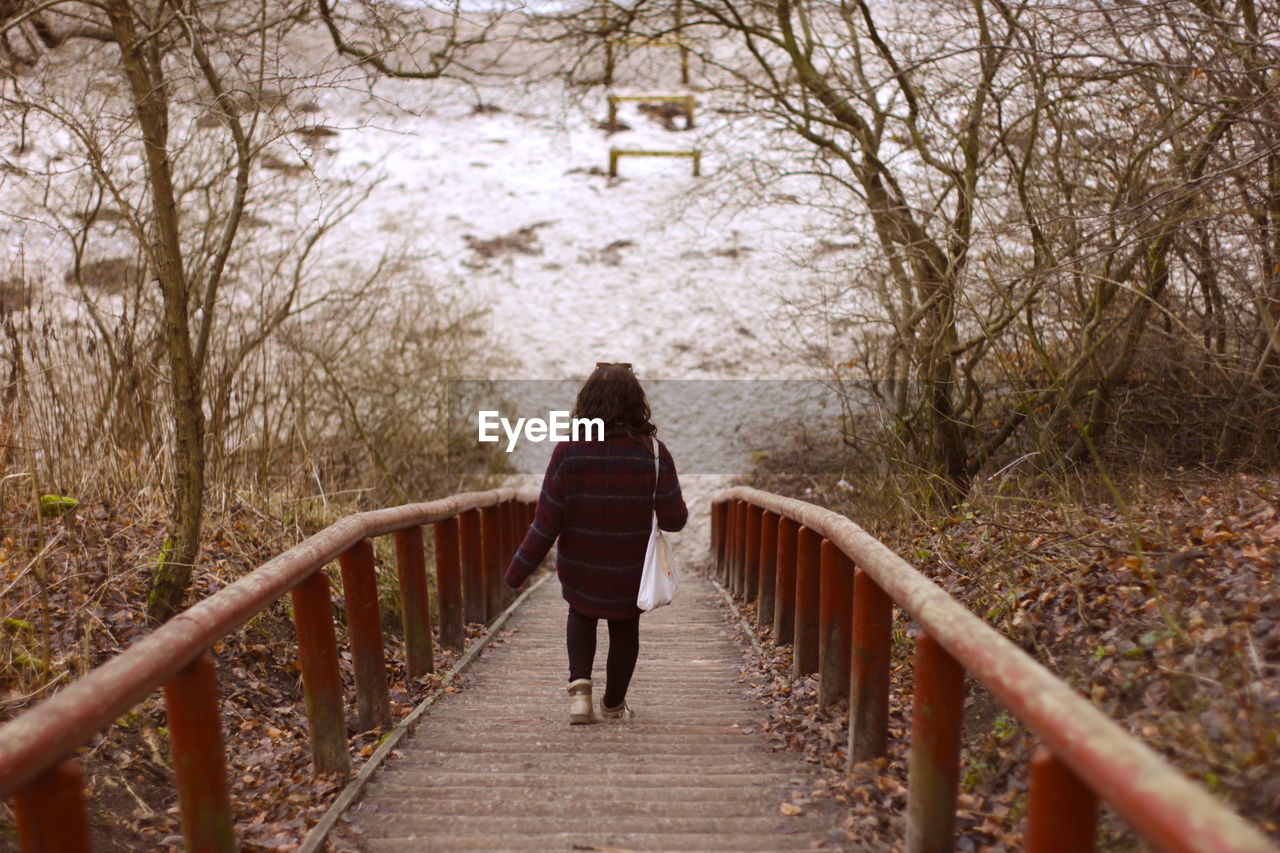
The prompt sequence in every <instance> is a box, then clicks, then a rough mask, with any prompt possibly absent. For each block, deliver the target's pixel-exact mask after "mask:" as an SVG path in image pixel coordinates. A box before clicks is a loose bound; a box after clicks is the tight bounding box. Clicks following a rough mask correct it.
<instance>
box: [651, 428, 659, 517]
mask: <svg viewBox="0 0 1280 853" xmlns="http://www.w3.org/2000/svg"><path fill="white" fill-rule="evenodd" d="M652 438H653V511H654V512H655V513H656V512H657V511H658V437H657V436H656V435H655V436H652Z"/></svg>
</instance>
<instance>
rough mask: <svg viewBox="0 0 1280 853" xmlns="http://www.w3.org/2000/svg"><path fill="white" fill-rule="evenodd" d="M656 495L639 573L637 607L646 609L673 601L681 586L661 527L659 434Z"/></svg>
mask: <svg viewBox="0 0 1280 853" xmlns="http://www.w3.org/2000/svg"><path fill="white" fill-rule="evenodd" d="M653 499H654V512H653V528H652V529H651V530H650V531H649V547H648V548H646V549H645V552H644V572H643V573H642V574H641V575H640V593H639V595H637V596H636V607H639V608H640V609H641V610H646V611H647V610H653V609H655V608H658V607H661V606H663V605H664V604H670V603H671V600H672V599H673V598H675V597H676V590H677V589H678V588H679V586H680V580H679V578H677V577H676V559H675V557H674V556H673V555H672V553H671V546H670V545H668V544H667V540H666V539H664V538H663V536H662V530H661V529H660V528H659V527H658V508H657V500H658V439H657V438H654V440H653Z"/></svg>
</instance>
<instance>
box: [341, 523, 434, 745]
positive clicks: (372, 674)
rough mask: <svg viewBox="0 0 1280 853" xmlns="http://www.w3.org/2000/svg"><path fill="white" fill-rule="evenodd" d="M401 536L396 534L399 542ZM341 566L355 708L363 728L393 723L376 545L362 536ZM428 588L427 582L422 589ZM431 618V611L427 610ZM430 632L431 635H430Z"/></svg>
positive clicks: (419, 543) (419, 549) (420, 566)
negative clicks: (353, 681)
mask: <svg viewBox="0 0 1280 853" xmlns="http://www.w3.org/2000/svg"><path fill="white" fill-rule="evenodd" d="M400 541H401V537H399V536H397V537H396V545H397V547H398V546H399V544H400ZM416 559H417V561H418V565H417V566H416V567H412V566H411V567H410V570H411V571H412V570H414V569H415V568H416V570H417V571H419V572H421V571H424V570H423V568H422V530H421V528H419V529H418V554H417V557H416ZM338 565H339V566H340V567H341V568H342V597H343V600H344V601H345V602H346V610H347V638H348V639H349V640H350V641H351V668H352V670H354V672H355V676H356V711H357V717H358V719H359V721H360V730H361V731H368V730H369V729H375V728H377V727H378V726H390V725H391V704H390V702H391V697H390V695H389V694H388V692H387V656H386V652H385V651H384V650H383V648H382V611H381V608H380V607H379V606H378V576H377V574H376V570H375V568H374V564H373V545H372V543H370V542H369V540H368V539H361V540H360V541H359V542H357V543H356V544H355V545H352V546H351V547H350V548H348V549H347V550H346V551H344V552H342V554H341V555H340V556H339V557H338ZM425 591H426V585H425V582H424V584H423V592H425ZM427 618H428V619H430V618H431V617H430V615H429V614H428V617H427ZM428 636H429V635H428Z"/></svg>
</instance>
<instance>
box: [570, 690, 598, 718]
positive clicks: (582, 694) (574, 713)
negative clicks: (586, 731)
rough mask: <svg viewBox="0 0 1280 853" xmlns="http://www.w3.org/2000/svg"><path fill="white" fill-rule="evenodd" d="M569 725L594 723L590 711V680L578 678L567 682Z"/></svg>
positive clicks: (593, 716) (593, 715) (592, 714)
mask: <svg viewBox="0 0 1280 853" xmlns="http://www.w3.org/2000/svg"><path fill="white" fill-rule="evenodd" d="M569 696H570V697H571V698H570V701H569V725H571V726H582V725H586V724H587V723H594V722H595V721H596V718H595V714H594V713H593V712H592V709H591V679H590V678H579V679H576V680H574V681H570V682H569Z"/></svg>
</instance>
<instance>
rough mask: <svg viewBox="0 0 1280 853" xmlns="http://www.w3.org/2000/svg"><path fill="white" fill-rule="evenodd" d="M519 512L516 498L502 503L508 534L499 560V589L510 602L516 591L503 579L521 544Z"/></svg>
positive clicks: (504, 527)
mask: <svg viewBox="0 0 1280 853" xmlns="http://www.w3.org/2000/svg"><path fill="white" fill-rule="evenodd" d="M518 513H519V507H517V506H516V499H515V498H512V499H511V500H509V501H507V502H506V503H505V504H503V505H502V517H503V521H504V524H503V528H502V529H503V530H504V531H505V533H506V536H505V537H504V538H503V543H502V559H500V560H499V561H498V562H499V564H500V567H499V569H498V589H500V590H502V594H503V599H504V600H505V601H506V602H507V603H508V604H510V603H511V602H512V601H514V600H515V597H516V591H515V590H514V589H512V588H511V587H509V586H507V584H506V582H504V581H503V580H502V575H503V573H505V572H506V570H507V566H508V565H510V564H511V558H512V557H514V556H515V555H516V548H517V547H518V546H519V545H520V540H519V538H518V537H519V535H520V534H519V532H518V530H519V526H520V517H519V514H518Z"/></svg>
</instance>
